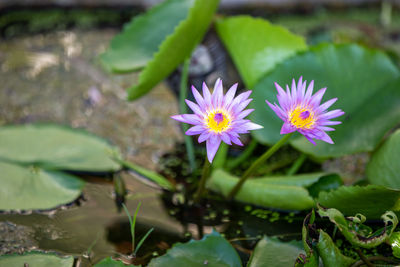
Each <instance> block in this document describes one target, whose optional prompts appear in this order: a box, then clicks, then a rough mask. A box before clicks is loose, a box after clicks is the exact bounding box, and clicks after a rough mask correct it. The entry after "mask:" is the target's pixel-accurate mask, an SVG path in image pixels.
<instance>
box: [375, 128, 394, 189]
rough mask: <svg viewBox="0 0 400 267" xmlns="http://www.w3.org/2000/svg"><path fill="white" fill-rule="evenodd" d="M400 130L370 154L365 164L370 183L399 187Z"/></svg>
mask: <svg viewBox="0 0 400 267" xmlns="http://www.w3.org/2000/svg"><path fill="white" fill-rule="evenodd" d="M399 151H400V130H397V131H396V132H394V133H393V134H392V135H391V136H390V137H389V139H388V140H386V142H385V143H384V144H383V145H382V146H381V147H380V148H379V149H378V150H377V151H375V152H374V153H373V154H372V157H371V160H370V162H369V163H368V165H367V176H368V180H369V181H370V182H371V183H372V184H377V185H383V186H386V187H390V188H394V189H400V164H399V162H400V153H399Z"/></svg>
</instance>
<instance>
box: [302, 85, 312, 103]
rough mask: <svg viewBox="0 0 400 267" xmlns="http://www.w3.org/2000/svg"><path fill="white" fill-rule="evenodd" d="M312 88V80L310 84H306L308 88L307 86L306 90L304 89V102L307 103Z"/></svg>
mask: <svg viewBox="0 0 400 267" xmlns="http://www.w3.org/2000/svg"><path fill="white" fill-rule="evenodd" d="M313 89H314V80H312V81H311V82H310V84H309V85H308V88H307V91H306V95H305V97H304V102H305V103H308V101H310V99H311V95H312V92H313Z"/></svg>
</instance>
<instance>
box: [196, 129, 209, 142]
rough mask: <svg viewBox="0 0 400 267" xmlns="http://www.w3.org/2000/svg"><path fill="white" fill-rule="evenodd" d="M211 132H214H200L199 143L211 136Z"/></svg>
mask: <svg viewBox="0 0 400 267" xmlns="http://www.w3.org/2000/svg"><path fill="white" fill-rule="evenodd" d="M211 134H212V133H211V132H207V131H206V132H203V133H202V134H200V136H199V139H198V141H199V143H203V142H204V141H206V140H207V139H208V138H210V136H211Z"/></svg>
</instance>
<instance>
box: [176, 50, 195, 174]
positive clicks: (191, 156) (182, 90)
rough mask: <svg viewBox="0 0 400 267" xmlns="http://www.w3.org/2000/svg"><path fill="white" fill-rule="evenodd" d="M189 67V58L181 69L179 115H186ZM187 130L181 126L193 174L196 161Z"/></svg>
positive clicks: (184, 126)
mask: <svg viewBox="0 0 400 267" xmlns="http://www.w3.org/2000/svg"><path fill="white" fill-rule="evenodd" d="M189 65H190V58H188V59H186V60H185V62H184V63H183V68H182V75H181V83H180V91H179V110H180V113H181V114H186V113H187V107H186V103H185V99H186V98H187V83H188V76H189ZM188 129H189V126H188V125H187V124H186V123H184V124H182V130H183V134H184V139H185V146H186V151H187V155H188V159H189V165H190V169H191V171H192V172H193V171H194V170H195V169H196V161H195V156H194V146H193V140H192V138H191V137H190V136H187V135H186V134H185V132H186V131H187V130H188Z"/></svg>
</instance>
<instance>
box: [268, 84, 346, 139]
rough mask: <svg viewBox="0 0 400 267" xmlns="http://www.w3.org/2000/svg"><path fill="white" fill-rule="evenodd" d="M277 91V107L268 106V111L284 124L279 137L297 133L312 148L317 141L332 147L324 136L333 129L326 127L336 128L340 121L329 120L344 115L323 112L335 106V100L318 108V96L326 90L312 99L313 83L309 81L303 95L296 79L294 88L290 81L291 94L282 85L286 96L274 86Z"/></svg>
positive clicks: (277, 86) (335, 112) (319, 105)
mask: <svg viewBox="0 0 400 267" xmlns="http://www.w3.org/2000/svg"><path fill="white" fill-rule="evenodd" d="M275 87H276V89H277V91H278V95H277V98H278V102H279V105H280V106H278V105H277V104H276V103H274V104H273V105H272V104H271V103H270V102H268V101H267V100H266V102H267V104H268V105H269V107H270V108H271V109H272V110H273V111H274V112H275V113H276V115H278V117H279V118H280V119H281V120H283V121H284V123H283V126H282V129H281V134H288V133H291V132H294V131H298V132H299V133H301V134H302V135H304V136H305V137H306V138H307V139H308V141H310V142H311V143H312V144H314V145H315V141H314V140H313V139H319V140H322V141H324V142H327V143H329V144H333V141H332V139H331V138H330V137H329V135H328V134H327V133H326V132H329V131H334V130H335V129H333V128H331V127H328V126H330V125H337V124H340V123H341V122H340V121H331V119H333V118H336V117H339V116H342V115H343V114H344V112H343V111H342V110H341V109H335V110H332V111H329V112H327V109H328V108H329V107H330V106H331V105H332V104H333V103H335V102H336V100H337V98H333V99H331V100H328V101H326V102H325V103H323V104H322V105H321V100H322V96H323V95H324V93H325V91H326V88H322V89H320V90H319V91H318V92H317V93H315V94H314V95H312V92H313V87H314V81H311V82H310V84H309V85H308V88H307V91H306V81H304V82H303V78H302V77H300V79H299V81H298V83H297V87H296V82H295V80H294V79H293V82H292V90H290V89H289V86H288V85H286V92H285V91H284V90H283V89H282V87H280V86H279V84H277V83H275Z"/></svg>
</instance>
